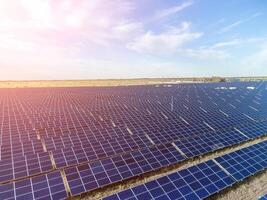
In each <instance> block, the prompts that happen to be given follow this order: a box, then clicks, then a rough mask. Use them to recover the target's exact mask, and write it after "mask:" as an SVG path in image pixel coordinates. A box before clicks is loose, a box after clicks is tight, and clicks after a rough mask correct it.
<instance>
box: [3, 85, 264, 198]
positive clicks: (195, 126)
mask: <svg viewBox="0 0 267 200" xmlns="http://www.w3.org/2000/svg"><path fill="white" fill-rule="evenodd" d="M266 86H267V85H266V83H265V82H246V83H238V82H236V83H213V84H179V85H171V86H169V85H159V86H155V85H153V86H131V87H92V88H39V89H37V88H36V89H34V88H24V89H0V186H1V187H2V188H5V187H6V188H9V187H10V188H13V189H14V190H15V191H16V190H17V188H18V187H17V186H16V184H17V183H20V182H21V181H22V182H23V184H25V187H26V185H27V184H28V183H32V182H33V181H34V180H33V179H34V178H35V177H39V176H40V177H46V178H45V179H46V182H47V184H49V177H48V176H49V175H50V174H53V173H56V174H58V175H59V179H60V180H61V181H63V179H64V178H65V177H64V176H66V181H67V185H65V187H66V188H67V189H68V187H69V188H70V194H68V193H67V194H66V195H73V196H75V195H79V194H81V193H83V192H88V191H92V190H95V189H97V188H100V187H104V186H106V185H109V184H113V183H116V182H119V181H122V180H125V179H128V178H131V177H135V176H138V175H141V174H143V173H146V172H150V171H154V170H157V169H159V168H162V167H166V166H169V165H172V164H175V163H179V162H182V161H183V160H186V159H188V158H192V157H196V156H199V155H203V154H205V153H209V152H212V151H215V150H218V149H221V148H224V147H227V146H230V145H234V144H238V143H242V142H245V141H247V140H250V139H254V138H257V137H260V136H263V135H266V133H267V131H266V130H267V121H266V119H267V101H266V98H267V90H266ZM251 88H254V89H251ZM59 182H60V181H59ZM59 185H62V184H59ZM42 186H43V187H44V188H43V189H46V188H47V186H46V185H45V184H42ZM27 188H31V195H32V196H33V197H35V196H34V195H35V192H36V190H35V188H34V187H33V185H32V184H31V185H30V186H27ZM3 191H5V189H3V190H0V199H5V198H4V196H2V195H3V194H4V192H3ZM29 191H30V189H29ZM49 194H50V197H51V198H52V197H53V193H52V192H50V193H49ZM14 195H16V193H14ZM2 197H3V198H2ZM11 198H12V197H11ZM62 198H63V196H62Z"/></svg>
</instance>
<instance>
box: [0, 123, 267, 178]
mask: <svg viewBox="0 0 267 200" xmlns="http://www.w3.org/2000/svg"><path fill="white" fill-rule="evenodd" d="M247 127H249V129H247ZM240 129H241V128H240ZM241 130H242V134H241V133H240V132H239V131H238V130H231V131H222V132H214V133H212V134H209V133H208V134H205V135H200V136H196V137H192V138H189V139H184V140H181V141H177V142H175V143H174V144H175V145H176V146H177V147H178V148H179V149H180V150H181V151H182V152H183V153H184V155H179V156H178V151H177V150H176V149H175V147H174V146H172V144H170V143H166V144H165V145H154V146H151V145H150V146H151V147H149V144H148V143H149V141H148V139H147V140H146V141H145V142H144V141H143V140H140V138H137V137H134V139H133V140H128V143H125V145H124V144H123V142H124V141H123V140H120V141H117V143H110V144H109V143H107V144H105V143H103V144H99V145H100V146H102V147H103V148H101V149H100V148H96V146H94V147H90V146H87V145H84V146H79V145H78V146H75V147H69V148H64V149H60V150H57V151H54V152H53V153H51V155H52V156H53V159H54V161H55V167H56V168H64V167H70V166H76V165H79V164H82V163H88V162H90V163H94V161H95V160H105V158H108V157H115V158H116V155H118V154H119V155H121V156H122V157H127V156H128V155H133V154H134V153H138V152H146V151H151V150H154V149H157V148H158V149H161V148H163V147H164V148H165V149H166V150H165V151H162V155H163V157H167V158H168V157H169V155H168V151H171V152H172V155H175V157H174V158H172V159H173V160H172V162H171V163H177V162H179V161H180V160H183V159H186V158H191V157H196V156H199V155H203V154H204V153H208V152H211V151H214V150H217V149H220V148H224V147H227V146H230V145H233V144H237V143H241V142H244V141H246V140H248V139H252V138H255V137H258V136H262V135H263V134H266V130H267V124H266V123H263V122H260V123H254V124H253V125H251V124H249V125H247V126H246V127H245V129H244V130H243V129H241ZM250 133H253V134H252V135H251V134H250ZM108 144H109V145H108ZM116 144H117V147H119V148H118V149H117V151H116ZM118 144H120V145H118ZM107 145H108V146H107ZM177 157H182V158H183V159H178V160H176V159H175V158H177ZM158 162H161V161H160V159H159V161H158ZM148 164H150V165H152V164H153V162H148ZM168 164H170V163H169V162H166V163H165V164H164V162H163V164H162V165H160V167H163V166H166V165H168ZM0 169H2V170H0V182H7V181H10V180H13V179H19V178H23V177H27V176H33V175H37V174H39V173H44V172H49V171H51V170H52V169H53V166H52V161H51V158H50V156H49V153H39V154H32V155H28V156H16V157H14V158H13V159H4V160H1V161H0ZM149 170H154V168H149ZM134 175H136V174H132V176H134Z"/></svg>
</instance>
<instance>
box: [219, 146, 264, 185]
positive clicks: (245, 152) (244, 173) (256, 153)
mask: <svg viewBox="0 0 267 200" xmlns="http://www.w3.org/2000/svg"><path fill="white" fill-rule="evenodd" d="M215 160H216V161H217V162H218V163H219V164H220V165H221V166H222V167H224V168H225V169H226V170H227V171H228V172H229V173H230V174H231V175H232V176H233V177H234V178H235V179H236V180H238V181H241V180H243V179H245V178H247V177H249V176H251V175H253V174H255V173H257V172H259V171H261V170H264V169H266V168H267V141H265V142H261V143H258V144H255V145H252V146H249V147H247V148H243V149H240V150H238V151H235V152H233V153H230V154H226V155H224V156H221V157H218V158H216V159H215Z"/></svg>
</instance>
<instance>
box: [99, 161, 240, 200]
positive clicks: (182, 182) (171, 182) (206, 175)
mask: <svg viewBox="0 0 267 200" xmlns="http://www.w3.org/2000/svg"><path fill="white" fill-rule="evenodd" d="M234 182H235V181H234V180H233V179H232V178H231V177H230V176H228V175H227V174H226V173H225V172H224V171H223V170H222V169H221V168H220V167H219V166H218V165H216V164H215V163H214V162H213V161H207V162H205V163H201V164H199V165H196V166H193V167H190V168H188V169H184V170H181V171H178V172H175V173H172V174H170V175H168V176H164V177H161V178H158V179H156V180H154V181H150V182H148V183H145V184H143V185H139V186H136V187H134V188H131V189H128V190H124V191H122V192H120V193H118V194H115V195H112V196H109V197H106V198H104V199H103V200H130V199H131V200H139V199H140V200H142V199H146V200H149V199H158V200H159V199H162V200H163V199H177V200H178V199H188V200H189V199H204V198H206V197H208V196H210V195H212V194H214V193H216V192H218V191H220V190H222V189H224V188H226V187H228V186H230V185H232V184H233V183H234Z"/></svg>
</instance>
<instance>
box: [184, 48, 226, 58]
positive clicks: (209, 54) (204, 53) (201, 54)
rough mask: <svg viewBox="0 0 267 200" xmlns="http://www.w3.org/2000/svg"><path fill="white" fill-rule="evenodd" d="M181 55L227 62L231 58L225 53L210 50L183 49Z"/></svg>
mask: <svg viewBox="0 0 267 200" xmlns="http://www.w3.org/2000/svg"><path fill="white" fill-rule="evenodd" d="M180 54H181V55H185V56H188V57H192V58H197V59H200V60H225V59H227V58H229V57H230V55H229V54H227V53H226V52H224V51H220V50H214V49H209V48H198V49H183V50H181V51H180Z"/></svg>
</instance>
